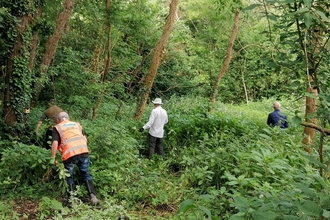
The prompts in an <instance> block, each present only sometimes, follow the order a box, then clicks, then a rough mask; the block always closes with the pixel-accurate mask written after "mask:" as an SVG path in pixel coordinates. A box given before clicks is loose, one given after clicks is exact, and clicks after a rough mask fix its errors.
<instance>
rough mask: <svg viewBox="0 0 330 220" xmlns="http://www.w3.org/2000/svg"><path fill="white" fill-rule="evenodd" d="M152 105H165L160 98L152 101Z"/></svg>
mask: <svg viewBox="0 0 330 220" xmlns="http://www.w3.org/2000/svg"><path fill="white" fill-rule="evenodd" d="M152 103H154V104H159V105H161V104H163V103H162V100H161V99H160V98H155V100H154V101H152Z"/></svg>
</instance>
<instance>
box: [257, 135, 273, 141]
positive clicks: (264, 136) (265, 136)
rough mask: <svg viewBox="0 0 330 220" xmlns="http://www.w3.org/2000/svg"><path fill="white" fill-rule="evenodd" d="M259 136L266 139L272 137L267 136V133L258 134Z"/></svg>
mask: <svg viewBox="0 0 330 220" xmlns="http://www.w3.org/2000/svg"><path fill="white" fill-rule="evenodd" d="M259 136H260V137H263V138H265V139H268V140H271V139H272V138H271V137H269V136H268V135H265V134H259Z"/></svg>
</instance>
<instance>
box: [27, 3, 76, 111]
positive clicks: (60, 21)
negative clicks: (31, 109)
mask: <svg viewBox="0 0 330 220" xmlns="http://www.w3.org/2000/svg"><path fill="white" fill-rule="evenodd" d="M74 4H75V0H65V1H64V2H63V8H62V10H61V11H60V12H59V13H58V15H57V18H56V21H55V22H56V25H55V30H54V32H53V34H52V35H51V36H50V37H49V38H48V39H47V42H46V50H45V53H44V54H43V57H42V60H41V63H40V74H41V76H40V77H43V76H45V75H46V74H47V71H48V68H49V65H50V63H51V61H52V60H53V58H54V55H55V53H56V48H57V45H58V42H59V40H60V38H61V36H62V32H63V30H64V28H65V25H66V23H67V21H68V20H69V18H70V15H71V12H72V9H73V6H74ZM42 87H43V85H42V83H41V81H37V83H36V85H35V95H34V97H33V100H32V101H31V106H35V104H36V102H37V101H38V98H39V95H40V92H41V90H42Z"/></svg>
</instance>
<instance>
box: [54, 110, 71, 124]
mask: <svg viewBox="0 0 330 220" xmlns="http://www.w3.org/2000/svg"><path fill="white" fill-rule="evenodd" d="M69 119H70V117H69V115H68V113H66V112H60V113H59V114H58V116H57V123H60V122H61V121H63V120H69Z"/></svg>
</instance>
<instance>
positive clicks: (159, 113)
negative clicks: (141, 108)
mask: <svg viewBox="0 0 330 220" xmlns="http://www.w3.org/2000/svg"><path fill="white" fill-rule="evenodd" d="M167 122H168V117H167V112H166V110H165V109H163V108H162V107H161V106H157V107H156V108H154V109H153V110H152V111H151V114H150V117H149V121H148V122H147V123H146V124H145V125H144V126H143V129H148V128H150V130H149V134H150V135H152V136H154V137H157V138H163V137H164V125H165V124H167Z"/></svg>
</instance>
